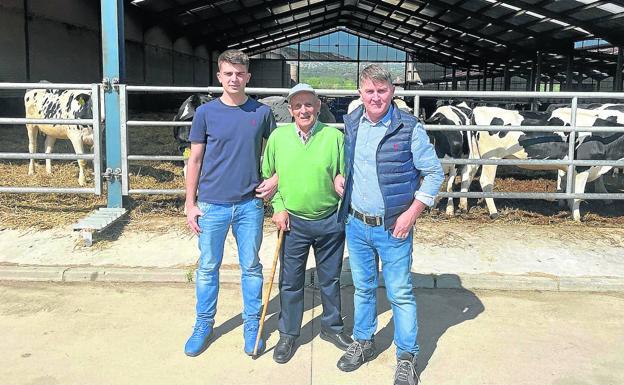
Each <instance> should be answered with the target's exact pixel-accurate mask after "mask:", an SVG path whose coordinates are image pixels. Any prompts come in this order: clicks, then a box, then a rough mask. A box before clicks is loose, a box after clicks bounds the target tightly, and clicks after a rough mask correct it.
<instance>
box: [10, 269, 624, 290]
mask: <svg viewBox="0 0 624 385" xmlns="http://www.w3.org/2000/svg"><path fill="white" fill-rule="evenodd" d="M270 273H271V272H270V270H264V271H263V274H264V277H265V281H266V279H267V277H268V276H269V274H270ZM219 275H220V281H221V282H223V283H230V284H240V271H239V270H237V269H221V271H220V273H219ZM194 279H195V274H194V269H193V268H191V267H189V268H167V269H163V268H146V267H99V266H86V267H85V266H80V267H71V266H0V281H39V282H41V281H44V282H146V283H149V282H151V283H167V282H173V283H176V282H177V283H187V282H191V281H192V280H194ZM277 279H278V274H276V277H275V280H274V282H275V283H276V281H277ZM316 282H318V278H317V276H316V270H315V269H311V270H310V271H308V272H307V273H306V285H313V286H315V287H316V286H317V285H316ZM412 283H413V286H414V288H417V289H468V290H506V291H519V290H529V291H533V290H539V291H561V292H567V291H575V292H579V291H580V292H624V277H557V276H542V275H530V274H526V275H512V274H500V273H484V274H417V273H412ZM341 285H342V286H352V285H353V280H352V279H351V273H350V271H343V273H342V275H341ZM384 285H385V283H384V281H383V276H382V275H381V274H380V275H379V286H381V287H384Z"/></svg>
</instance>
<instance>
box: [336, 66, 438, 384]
mask: <svg viewBox="0 0 624 385" xmlns="http://www.w3.org/2000/svg"><path fill="white" fill-rule="evenodd" d="M359 93H360V98H361V99H362V102H363V104H362V106H360V107H358V108H357V109H356V110H354V111H353V112H351V113H350V114H348V115H345V117H344V122H345V146H344V149H345V174H344V176H343V175H338V176H337V177H336V179H335V181H334V185H335V188H336V192H337V193H338V195H340V196H341V197H342V203H341V206H340V211H339V220H342V221H345V223H346V238H347V246H348V250H349V262H350V264H351V272H352V275H353V284H354V286H355V294H354V301H353V304H354V317H353V318H354V326H353V339H354V342H353V343H352V344H351V345H350V346H349V348H348V350H347V352H346V353H345V354H344V355H343V356H342V357H341V358H340V360H339V361H338V368H339V369H340V370H342V371H345V372H350V371H353V370H356V369H357V368H359V367H360V366H361V365H362V364H363V363H364V362H366V361H368V360H371V359H372V358H373V357H375V355H376V354H375V343H374V335H375V331H376V330H377V303H376V302H377V299H376V289H377V286H378V281H377V280H378V272H377V266H378V262H377V258H379V259H380V260H381V264H382V273H383V278H384V281H385V286H386V295H387V296H388V301H389V302H390V304H391V305H392V315H393V318H394V344H395V345H396V348H397V351H396V356H397V368H396V372H395V376H394V384H395V385H404V384H405V385H414V384H417V383H418V376H417V374H416V357H417V355H418V343H417V342H416V336H417V334H418V322H417V318H416V298H415V297H414V294H413V292H412V279H411V264H412V251H413V228H414V223H415V222H416V219H417V218H418V217H419V216H420V214H421V213H422V211H423V210H424V208H425V207H427V206H431V205H432V204H433V201H434V198H435V196H436V194H437V193H438V191H439V189H440V185H441V184H442V181H443V179H444V173H443V171H442V166H441V165H440V161H439V160H438V158H437V156H436V153H435V150H434V148H433V146H432V145H431V143H430V142H429V139H428V137H427V133H426V132H425V129H424V127H423V125H422V123H421V122H420V121H418V119H417V118H416V117H414V116H412V115H410V114H408V113H406V112H404V111H402V110H400V109H399V108H397V106H396V105H394V104H393V103H392V97H393V96H394V86H393V85H392V77H391V75H390V73H389V72H388V71H387V70H385V69H384V68H382V67H380V66H378V65H374V64H373V65H370V66H368V67H366V68H364V69H363V70H362V72H361V73H360V88H359Z"/></svg>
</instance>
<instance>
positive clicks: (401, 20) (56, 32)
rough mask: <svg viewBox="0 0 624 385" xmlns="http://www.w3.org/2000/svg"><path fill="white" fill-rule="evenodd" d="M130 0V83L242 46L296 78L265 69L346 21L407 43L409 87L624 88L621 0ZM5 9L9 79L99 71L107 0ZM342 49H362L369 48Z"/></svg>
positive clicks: (165, 75) (71, 77) (1, 69)
mask: <svg viewBox="0 0 624 385" xmlns="http://www.w3.org/2000/svg"><path fill="white" fill-rule="evenodd" d="M123 4H124V14H125V17H124V24H123V29H124V36H125V39H124V40H125V50H124V54H125V62H126V66H125V74H124V81H125V82H126V83H128V84H159V85H198V86H203V85H215V84H216V83H215V80H216V79H215V78H214V73H215V68H214V66H215V63H214V61H215V59H216V56H217V55H218V53H219V52H222V51H223V50H225V49H227V48H239V49H244V50H246V51H247V52H248V53H249V54H250V55H256V58H257V59H256V60H255V61H256V62H257V63H256V64H257V65H258V67H259V69H260V70H259V71H257V72H258V74H259V75H260V76H258V77H257V79H256V81H257V82H258V83H262V85H263V86H267V87H270V86H287V85H288V84H286V83H288V81H289V80H293V81H296V80H297V79H292V78H290V79H285V77H282V78H280V77H276V76H275V75H273V76H264V77H263V76H262V74H263V73H266V74H268V73H275V72H276V71H275V70H276V69H277V68H279V67H283V66H284V62H285V61H286V60H288V61H291V62H292V61H301V60H304V61H305V60H317V59H321V58H322V55H321V54H323V53H324V52H323V51H322V49H316V50H315V49H309V50H308V51H304V52H302V50H301V47H300V45H298V44H297V43H301V42H305V41H307V40H310V39H313V38H315V37H319V36H325V35H328V34H331V33H332V32H335V31H345V32H347V33H349V34H351V35H355V36H357V37H359V38H361V39H367V40H370V41H374V42H377V43H380V44H382V45H385V46H389V47H393V48H396V49H398V50H400V51H402V52H405V54H406V55H405V59H404V60H405V62H406V64H407V65H406V71H407V72H409V73H408V74H407V76H405V78H406V79H404V80H405V82H406V85H407V87H406V88H414V87H417V86H418V81H417V77H418V73H420V78H421V81H422V83H424V84H425V85H431V84H433V85H434V87H438V86H440V85H442V87H443V88H444V89H447V88H448V89H456V88H458V87H459V88H463V89H471V90H472V89H482V90H486V89H492V87H493V88H494V89H500V90H508V89H512V84H515V83H517V82H515V81H512V79H513V78H514V77H517V78H520V79H523V80H524V84H523V85H524V89H526V90H540V89H553V84H558V85H560V86H561V88H559V89H565V90H596V91H609V90H614V91H620V90H622V64H623V63H622V50H621V49H620V47H621V46H622V45H624V23H622V17H623V16H624V2H622V1H620V0H612V1H603V0H578V1H577V0H570V1H554V0H539V1H537V0H519V1H507V2H505V1H496V0H428V1H416V0H391V1H372V0H323V1H320V0H300V1H284V0H275V1H262V0H219V1H204V0H175V1H170V0H128V1H123ZM0 11H1V12H0V25H1V26H2V27H0V28H1V29H2V34H1V35H2V36H4V39H2V40H0V52H2V53H3V55H2V56H3V60H2V62H1V63H0V81H4V82H21V81H23V82H30V81H34V82H37V81H40V80H44V79H45V80H48V81H54V82H97V81H100V80H101V77H102V69H101V68H102V53H101V49H100V46H101V14H100V13H101V11H100V2H99V1H97V0H54V1H45V0H1V1H0ZM287 47H291V48H292V47H296V48H297V52H296V54H295V53H293V52H290V54H286V55H285V52H286V50H285V48H287ZM332 49H333V48H332ZM291 51H292V50H291ZM330 51H331V50H330ZM271 53H272V54H271ZM315 53H316V54H317V55H314V54H315ZM280 56H282V57H280ZM336 56H337V58H334V59H341V61H355V62H358V61H360V60H361V58H360V56H361V55H356V57H353V56H354V55H348V54H347V55H336ZM425 64H427V65H429V66H430V68H429V69H427V68H425ZM68 68H71V70H67V69H68ZM283 72H284V71H283V70H282V71H279V73H283ZM466 79H468V80H469V81H468V82H466ZM470 80H472V81H470ZM462 82H463V84H461V83H462ZM276 83H280V84H276ZM252 85H253V84H252Z"/></svg>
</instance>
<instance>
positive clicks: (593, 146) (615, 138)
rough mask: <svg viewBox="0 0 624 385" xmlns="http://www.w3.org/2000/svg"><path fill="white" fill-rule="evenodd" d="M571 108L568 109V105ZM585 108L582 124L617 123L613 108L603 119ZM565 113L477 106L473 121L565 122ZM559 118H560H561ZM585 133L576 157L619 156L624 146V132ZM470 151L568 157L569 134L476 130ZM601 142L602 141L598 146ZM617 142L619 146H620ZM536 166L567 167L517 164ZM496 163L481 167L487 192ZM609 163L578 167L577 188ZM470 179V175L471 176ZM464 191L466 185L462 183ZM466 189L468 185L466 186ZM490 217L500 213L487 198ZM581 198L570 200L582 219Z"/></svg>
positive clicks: (479, 155) (483, 156)
mask: <svg viewBox="0 0 624 385" xmlns="http://www.w3.org/2000/svg"><path fill="white" fill-rule="evenodd" d="M568 110H569V109H568ZM586 111H592V110H581V109H579V112H578V114H577V125H579V126H613V125H618V120H619V119H618V117H613V116H614V115H615V114H620V113H619V112H618V111H612V112H611V114H612V117H610V118H609V119H603V118H601V117H597V115H593V117H592V118H588V120H585V119H586V117H590V116H591V115H590V114H589V113H586ZM554 116H559V117H565V114H564V113H563V112H558V113H557V114H555V112H554V111H553V114H552V115H551V114H548V113H545V112H530V111H509V110H503V109H500V108H496V107H476V108H475V109H474V110H473V123H474V124H475V125H513V126H530V125H533V126H535V125H539V126H542V125H547V124H550V125H563V122H562V120H560V118H554ZM558 119H559V120H558ZM587 134H588V135H582V136H581V137H580V139H579V140H577V141H576V143H577V155H576V156H577V159H620V158H621V157H622V154H621V153H622V152H624V149H622V147H621V136H622V135H624V134H619V133H618V134H615V135H614V134H609V133H605V134H602V133H593V134H589V133H587ZM470 142H471V154H470V156H471V157H472V158H475V159H567V154H568V135H567V134H564V133H557V132H555V133H548V132H522V131H513V132H501V131H498V132H497V131H490V132H488V131H477V132H472V133H471V134H470ZM598 143H602V144H603V145H602V146H599V145H598ZM618 145H619V146H620V148H619V149H618ZM518 167H521V168H526V169H533V170H561V171H564V172H565V171H566V170H567V166H565V165H562V166H549V165H547V166H539V165H536V166H527V165H523V166H518ZM477 168H478V167H476V166H469V175H470V176H473V175H474V173H475V172H476V169H477ZM496 169H497V166H496V165H484V166H483V167H482V170H481V178H480V180H479V182H480V184H481V188H482V190H483V191H484V192H492V191H493V189H494V179H495V177H496ZM608 169H610V167H588V168H587V167H585V168H580V167H579V168H577V170H578V171H579V172H578V173H577V175H576V178H575V191H576V192H583V191H584V190H585V184H586V183H587V182H588V181H592V180H595V179H596V178H598V177H599V176H600V175H602V174H603V173H605V172H607V171H608ZM469 179H470V178H469ZM462 191H464V188H463V187H462ZM465 191H467V188H466V190H465ZM485 201H486V204H487V207H488V210H489V212H490V217H491V218H496V217H497V216H498V211H497V209H496V205H495V204H494V200H493V199H491V198H486V199H485ZM579 203H580V200H578V199H575V200H574V201H573V202H572V204H571V209H572V213H573V218H574V219H575V220H580V212H579Z"/></svg>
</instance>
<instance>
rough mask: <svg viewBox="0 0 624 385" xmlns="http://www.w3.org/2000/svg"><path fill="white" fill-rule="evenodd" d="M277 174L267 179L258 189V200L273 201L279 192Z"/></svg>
mask: <svg viewBox="0 0 624 385" xmlns="http://www.w3.org/2000/svg"><path fill="white" fill-rule="evenodd" d="M278 180H279V179H278V177H277V174H273V176H272V177H270V178H269V179H265V180H263V181H262V183H260V186H258V187H257V188H256V198H260V199H264V198H266V199H271V198H273V195H275V192H276V191H277V182H278Z"/></svg>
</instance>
